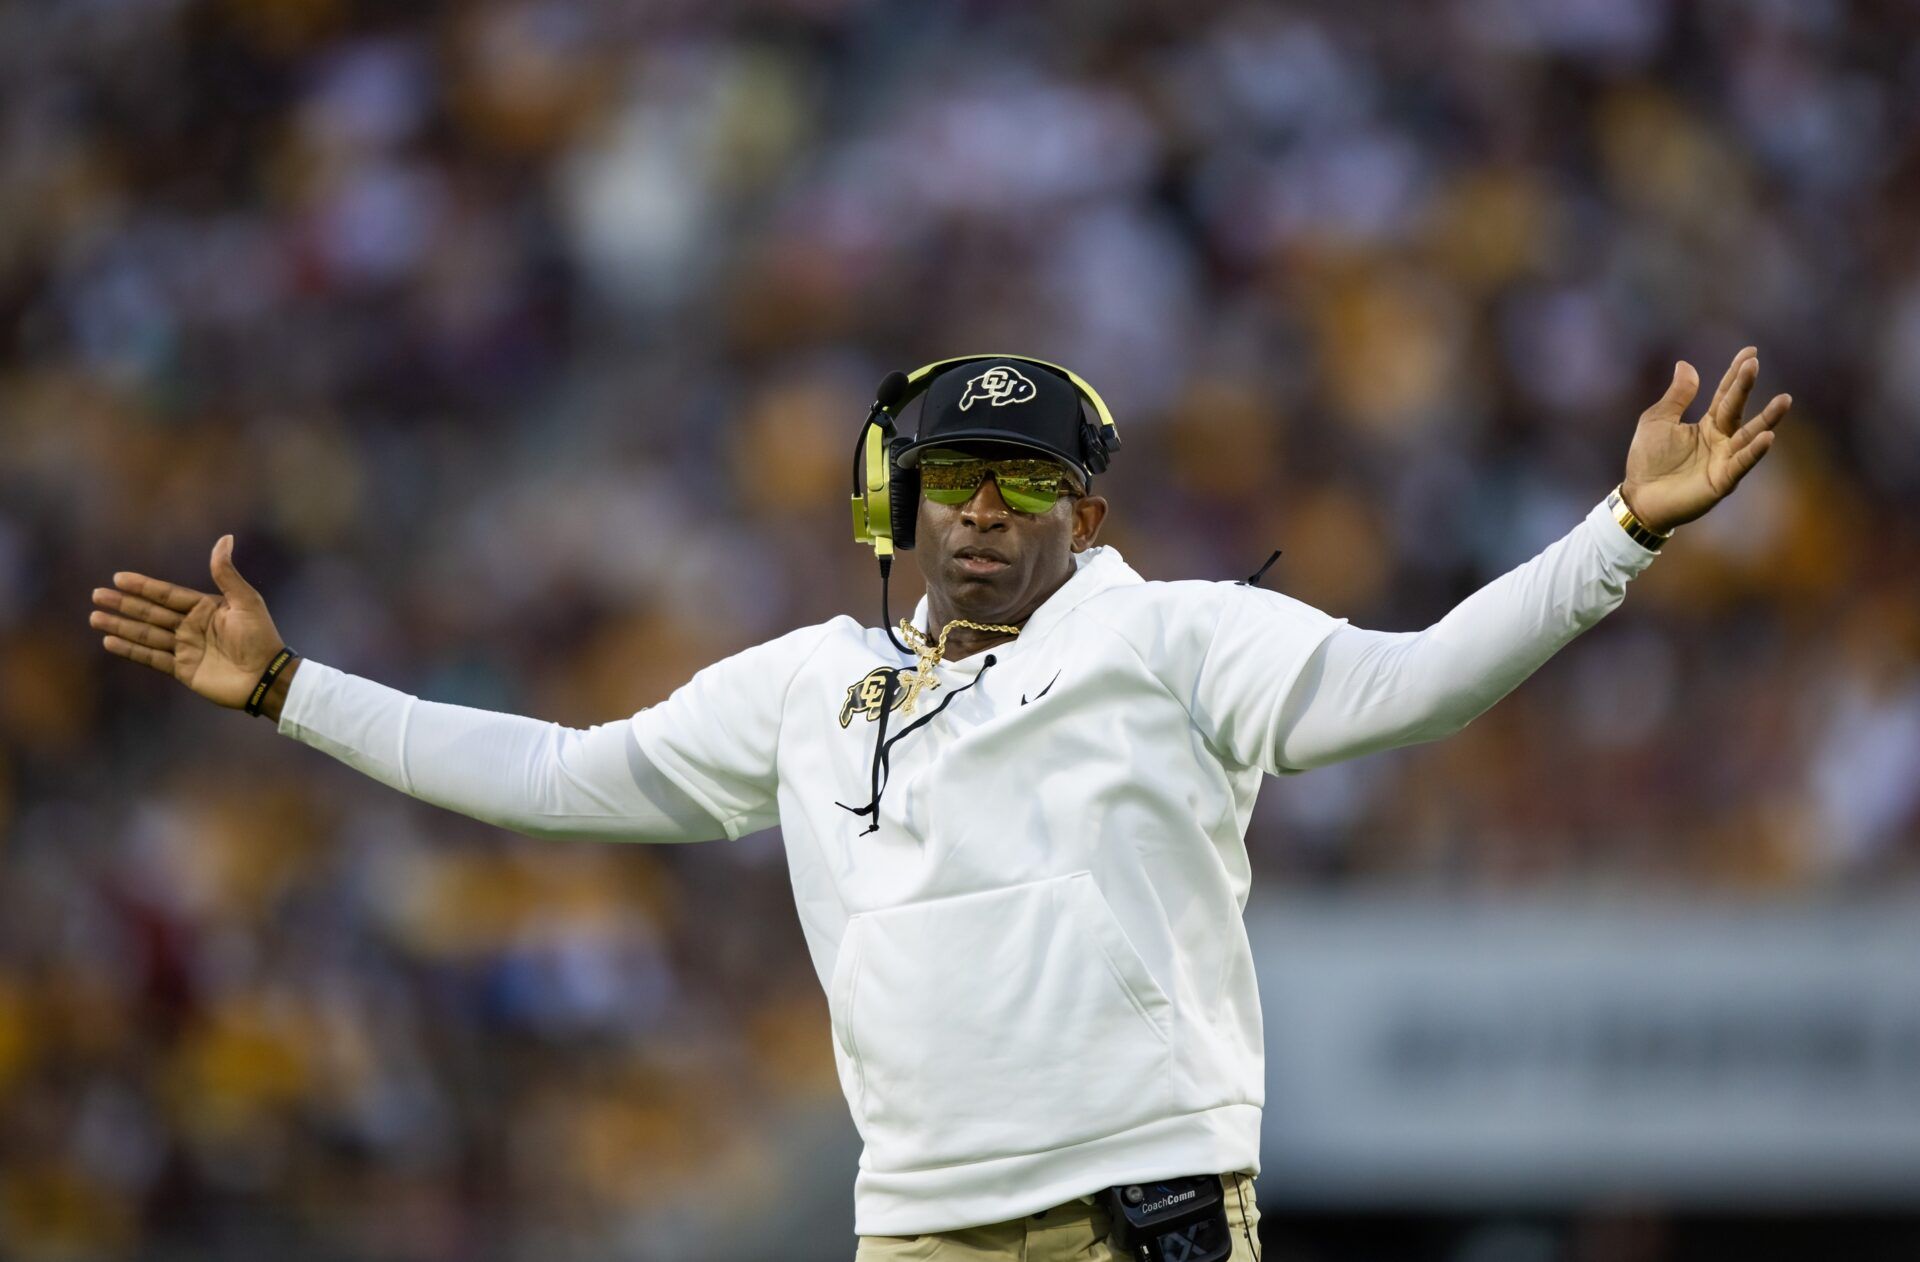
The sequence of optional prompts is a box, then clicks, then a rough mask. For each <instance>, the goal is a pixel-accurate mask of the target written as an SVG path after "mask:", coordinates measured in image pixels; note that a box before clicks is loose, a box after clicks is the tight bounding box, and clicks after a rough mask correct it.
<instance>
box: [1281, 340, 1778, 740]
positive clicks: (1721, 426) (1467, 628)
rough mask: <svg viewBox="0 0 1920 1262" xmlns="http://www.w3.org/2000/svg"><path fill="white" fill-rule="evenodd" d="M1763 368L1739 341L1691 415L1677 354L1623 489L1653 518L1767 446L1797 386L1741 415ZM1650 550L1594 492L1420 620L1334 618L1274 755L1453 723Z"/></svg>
mask: <svg viewBox="0 0 1920 1262" xmlns="http://www.w3.org/2000/svg"><path fill="white" fill-rule="evenodd" d="M1758 369H1759V361H1758V358H1757V356H1756V353H1755V351H1754V349H1753V348H1752V347H1748V348H1747V349H1745V350H1743V351H1741V352H1740V353H1739V354H1738V355H1736V356H1735V357H1734V360H1733V363H1732V364H1731V365H1729V366H1728V368H1727V372H1726V375H1725V376H1724V377H1723V378H1722V379H1721V382H1720V388H1719V389H1718V390H1717V391H1716V392H1715V393H1714V397H1713V402H1712V403H1711V404H1710V405H1709V406H1708V408H1707V412H1706V414H1705V415H1704V416H1702V417H1701V419H1700V421H1699V422H1698V423H1697V424H1691V425H1689V424H1686V423H1685V422H1684V420H1683V417H1684V414H1685V412H1686V409H1687V405H1688V404H1689V403H1690V402H1692V400H1693V396H1694V393H1695V391H1696V390H1697V388H1698V386H1699V377H1698V375H1697V374H1696V373H1695V372H1694V370H1693V368H1692V366H1691V365H1689V364H1686V363H1684V362H1683V363H1681V364H1678V365H1676V366H1675V369H1674V376H1673V383H1672V384H1671V385H1670V386H1669V387H1668V389H1667V393H1666V395H1665V396H1664V397H1663V398H1661V400H1660V401H1659V402H1658V403H1656V404H1654V405H1653V406H1652V407H1651V408H1648V409H1647V411H1646V412H1644V413H1642V414H1641V417H1640V421H1639V426H1638V428H1637V429H1636V430H1635V433H1634V438H1633V444H1632V446H1631V448H1630V449H1629V450H1628V453H1627V471H1626V478H1625V479H1624V481H1623V484H1622V494H1623V497H1624V498H1625V500H1626V502H1627V505H1628V507H1629V508H1630V509H1631V510H1632V511H1633V513H1634V515H1635V516H1637V517H1638V518H1639V519H1640V521H1641V522H1642V523H1643V524H1645V525H1646V526H1647V527H1648V528H1650V529H1651V530H1653V531H1654V532H1656V533H1660V534H1664V533H1667V532H1670V531H1671V530H1672V529H1673V528H1674V527H1675V526H1677V525H1680V524H1682V523H1684V522H1688V521H1692V520H1693V519H1695V518H1696V517H1699V516H1701V515H1702V514H1704V513H1705V512H1706V511H1707V510H1708V509H1710V508H1712V507H1713V505H1715V504H1717V503H1718V502H1719V501H1720V500H1722V499H1724V498H1726V497H1727V495H1729V494H1731V493H1732V491H1733V488H1734V487H1735V486H1737V485H1738V484H1739V482H1740V480H1741V479H1742V478H1744V477H1745V476H1746V475H1747V473H1748V472H1749V471H1750V470H1751V469H1752V468H1753V467H1754V466H1755V465H1757V464H1758V463H1759V462H1760V459H1761V457H1763V456H1765V455H1766V453H1767V451H1768V450H1769V449H1770V448H1771V446H1772V442H1773V429H1774V427H1775V426H1776V425H1778V424H1779V423H1780V421H1781V419H1782V418H1783V417H1784V416H1785V415H1786V412H1787V408H1788V407H1789V406H1790V405H1791V403H1792V400H1791V399H1790V398H1789V397H1788V396H1787V395H1784V394H1783V395H1777V396H1775V397H1774V398H1773V399H1772V400H1771V401H1770V402H1769V403H1768V404H1767V406H1766V407H1765V408H1764V409H1763V410H1762V411H1761V412H1760V414H1759V415H1758V416H1756V417H1754V418H1753V419H1752V420H1751V421H1747V422H1746V423H1745V424H1742V423H1741V417H1742V415H1743V413H1744V410H1745V408H1746V403H1747V397H1748V395H1749V394H1750V393H1751V391H1752V389H1753V382H1754V378H1755V376H1756V374H1757V372H1758ZM1653 557H1654V553H1653V552H1652V551H1651V550H1649V549H1648V548H1646V547H1643V546H1642V545H1641V544H1639V543H1636V542H1635V541H1634V540H1632V539H1631V538H1629V537H1628V534H1627V532H1626V530H1625V529H1623V528H1622V526H1621V525H1620V524H1619V522H1617V521H1616V520H1615V519H1614V517H1613V516H1612V514H1610V513H1609V512H1607V511H1606V509H1605V507H1604V506H1596V507H1595V508H1594V510H1593V511H1592V512H1591V513H1589V514H1588V516H1587V518H1586V520H1584V521H1583V522H1581V523H1580V524H1579V525H1578V526H1577V527H1575V528H1574V530H1573V531H1572V532H1570V533H1569V534H1568V535H1567V536H1566V537H1565V538H1563V539H1560V540H1559V541H1557V542H1556V543H1554V544H1552V545H1551V546H1549V547H1548V548H1547V549H1546V550H1545V551H1543V552H1542V553H1540V555H1538V556H1536V557H1534V558H1533V559H1532V560H1530V561H1528V562H1526V563H1525V564H1523V565H1521V566H1518V567H1517V568H1515V569H1513V570H1511V571H1509V572H1508V573H1506V574H1503V575H1502V576H1500V577H1499V578H1497V579H1495V580H1494V581H1493V582H1491V583H1489V584H1487V585H1486V586H1485V587H1483V588H1481V589H1480V590H1479V591H1477V592H1475V593H1474V594H1473V595H1471V596H1469V597H1468V598H1467V599H1466V600H1464V601H1462V602H1461V603H1460V604H1459V605H1458V606H1456V607H1455V608H1454V609H1453V610H1452V612H1450V613H1448V614H1447V616H1446V617H1444V618H1442V619H1441V620H1440V621H1439V622H1437V623H1435V624H1434V625H1433V626H1431V627H1428V628H1427V629H1426V630H1424V631H1418V632H1402V633H1390V632H1380V631H1367V630H1362V629H1360V628H1357V627H1351V626H1342V627H1338V628H1335V629H1334V630H1333V631H1332V632H1331V633H1330V634H1329V635H1328V636H1327V638H1326V639H1325V640H1324V641H1323V642H1322V643H1321V645H1320V647H1319V649H1318V650H1317V651H1316V652H1315V653H1314V656H1313V658H1312V659H1311V660H1310V661H1309V662H1308V664H1307V666H1306V668H1305V669H1303V670H1302V671H1301V673H1300V676H1299V678H1298V679H1297V680H1296V681H1295V683H1294V685H1293V687H1292V689H1291V690H1290V691H1289V693H1288V694H1287V699H1286V702H1285V703H1284V704H1283V705H1282V707H1281V710H1280V714H1279V718H1278V723H1277V725H1276V726H1277V729H1278V730H1277V732H1276V734H1275V741H1274V750H1275V752H1276V754H1277V759H1276V761H1277V764H1278V769H1284V770H1304V769H1306V768H1309V767H1316V766H1322V765H1325V764H1327V763H1330V762H1337V761H1339V760H1341V759H1344V758H1352V757H1356V756H1358V755H1361V754H1367V753H1372V752H1374V751H1376V750H1381V749H1390V748H1393V747H1395V746H1399V745H1409V744H1413V743H1415V742H1418V741H1426V740H1434V739H1436V738H1438V737H1442V736H1446V735H1449V734H1450V733H1453V732H1456V731H1458V730H1459V729H1460V728H1462V727H1464V726H1466V724H1467V723H1468V722H1470V721H1471V720H1472V719H1474V718H1475V717H1477V716H1479V715H1480V714H1482V713H1484V712H1485V711H1486V710H1487V709H1488V708H1489V707H1490V706H1492V705H1493V703H1494V702H1496V701H1498V700H1499V699H1500V698H1501V697H1504V696H1505V695H1506V694H1507V693H1509V692H1511V691H1512V690H1513V689H1514V688H1515V687H1516V686H1518V684H1519V683H1520V681H1521V680H1523V679H1525V678H1526V677H1527V676H1528V675H1531V674H1532V673H1533V672H1534V671H1535V670H1537V669H1539V667H1540V666H1541V665H1542V664H1543V663H1544V662H1545V661H1546V660H1547V659H1548V658H1549V657H1551V656H1553V654H1554V653H1555V652H1557V651H1558V650H1559V649H1560V648H1561V647H1562V646H1563V645H1565V644H1566V643H1567V642H1568V641H1569V640H1572V639H1573V638H1574V637H1575V636H1577V635H1579V634H1580V633H1581V632H1582V631H1584V630H1586V629H1587V628H1588V627H1590V626H1592V625H1593V624H1594V623H1596V622H1598V621H1599V620H1600V619H1601V618H1603V617H1605V616H1606V614H1607V613H1609V612H1610V611H1612V610H1613V609H1614V608H1615V607H1616V606H1618V605H1619V604H1620V602H1621V600H1622V599H1623V598H1624V597H1625V595H1626V584H1627V581H1628V580H1629V579H1631V578H1632V577H1633V576H1634V575H1635V574H1638V573H1639V572H1640V571H1641V570H1643V569H1645V568H1646V566H1647V565H1648V564H1649V563H1650V562H1651V561H1652V560H1653Z"/></svg>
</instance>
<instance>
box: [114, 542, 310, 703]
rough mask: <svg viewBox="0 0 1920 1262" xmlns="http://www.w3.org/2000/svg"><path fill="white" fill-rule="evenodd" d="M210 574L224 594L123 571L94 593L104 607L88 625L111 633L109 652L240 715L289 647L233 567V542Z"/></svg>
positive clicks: (217, 552) (222, 546)
mask: <svg viewBox="0 0 1920 1262" xmlns="http://www.w3.org/2000/svg"><path fill="white" fill-rule="evenodd" d="M211 569H212V572H213V582H214V586H216V587H217V588H219V589H220V590H219V594H218V595H209V594H208V593H206V592H197V591H194V590H193V589H192V588H190V587H176V586H175V585H174V584H172V583H167V582H162V581H161V580H160V579H157V578H148V577H147V576H146V575H144V574H135V573H132V572H131V571H128V570H122V571H120V572H119V573H117V574H115V575H114V576H113V586H112V587H96V588H94V589H93V603H94V604H96V605H99V606H100V608H99V609H96V610H94V612H93V614H92V616H91V617H90V618H88V623H89V625H91V626H93V627H94V628H95V629H96V630H100V631H105V632H108V635H107V636H106V638H105V639H104V640H103V641H101V643H102V645H103V647H105V649H106V650H107V652H109V653H112V654H115V655H116V656H119V657H124V658H127V659H129V660H131V661H135V662H139V663H140V664H141V665H142V666H151V667H152V668H153V669H155V670H157V671H159V672H160V673H161V674H163V675H171V676H172V677H173V678H175V679H177V680H179V681H180V682H181V683H183V684H185V685H186V686H187V687H189V688H191V689H193V690H194V691H195V692H197V693H199V694H200V695H201V696H203V697H205V698H206V699H207V700H209V701H212V702H215V703H216V704H219V705H223V706H227V707H229V708H231V709H235V710H238V709H240V708H241V707H243V706H245V705H246V703H247V698H248V697H249V696H250V695H252V693H253V688H254V685H255V684H257V683H259V682H260V676H261V674H262V672H264V671H265V670H266V669H267V665H268V663H270V662H272V661H273V655H274V654H275V653H278V652H279V651H280V648H281V646H282V645H283V644H284V643H285V641H284V640H282V639H281V638H280V632H279V631H278V630H277V629H276V628H275V627H274V625H273V618H272V617H271V616H269V615H268V613H267V603H266V602H265V601H264V600H262V599H260V593H259V592H257V591H255V590H254V589H253V587H252V585H251V584H249V583H248V582H247V580H246V579H244V578H241V577H240V571H239V570H236V569H234V568H233V536H232V535H222V536H221V537H220V541H219V542H218V543H216V544H214V545H213V559H212V562H211ZM288 669H289V671H290V670H291V669H292V667H291V666H290V667H289V668H288Z"/></svg>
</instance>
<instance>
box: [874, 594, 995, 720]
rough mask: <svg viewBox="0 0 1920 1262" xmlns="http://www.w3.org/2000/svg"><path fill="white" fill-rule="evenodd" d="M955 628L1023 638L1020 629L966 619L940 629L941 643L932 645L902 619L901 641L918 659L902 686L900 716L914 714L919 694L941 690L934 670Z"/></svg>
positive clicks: (925, 637)
mask: <svg viewBox="0 0 1920 1262" xmlns="http://www.w3.org/2000/svg"><path fill="white" fill-rule="evenodd" d="M955 627H967V628H969V629H971V630H974V631H1004V632H1006V633H1007V634H1008V635H1019V634H1020V628H1019V627H1009V626H1006V625H1004V624H1001V623H991V622H969V621H967V620H966V619H965V618H955V619H954V620H953V621H952V622H949V623H948V624H947V625H946V626H944V627H941V628H940V639H939V641H938V642H937V643H934V642H929V641H928V639H927V635H926V632H924V631H922V630H921V629H920V628H919V627H916V626H914V625H913V623H912V622H910V621H908V620H907V619H905V618H902V619H900V638H901V639H903V640H905V641H906V642H907V647H909V648H911V649H912V650H913V655H914V657H916V658H918V659H919V660H918V661H916V662H915V663H914V666H913V673H912V674H910V675H908V676H907V677H906V679H905V680H904V681H903V682H902V686H903V687H904V688H905V689H906V690H907V694H906V696H905V697H903V698H901V701H900V713H902V714H912V713H913V703H914V702H915V701H916V700H918V699H919V697H920V694H921V693H922V692H924V691H928V690H931V689H934V688H938V687H939V686H940V681H939V680H937V679H935V678H934V677H933V668H934V667H935V666H938V665H939V664H940V657H941V655H942V654H944V653H945V652H946V651H947V635H948V633H949V632H951V631H952V630H953V629H954V628H955Z"/></svg>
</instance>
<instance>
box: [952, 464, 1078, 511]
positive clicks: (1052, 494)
mask: <svg viewBox="0 0 1920 1262" xmlns="http://www.w3.org/2000/svg"><path fill="white" fill-rule="evenodd" d="M989 473H991V474H992V475H993V483H994V485H995V486H997V487H999V488H1000V498H1001V499H1003V500H1005V501H1006V502H1007V507H1009V508H1015V509H1018V510H1019V511H1021V512H1023V513H1044V512H1046V511H1047V510H1048V509H1049V508H1052V507H1053V506H1054V504H1055V503H1057V502H1058V501H1059V499H1060V497H1061V496H1062V495H1078V494H1080V492H1079V490H1078V489H1077V488H1076V487H1075V486H1074V481H1073V475H1072V474H1071V473H1069V472H1068V471H1067V467H1066V466H1065V465H1063V464H1060V463H1059V462H1058V461H1054V460H1039V459H1035V460H982V459H980V458H979V457H977V456H969V455H966V454H965V453H964V452H958V451H929V452H927V453H926V454H925V455H923V456H921V457H920V493H921V494H922V495H924V496H926V497H927V498H928V499H930V500H932V501H933V502H934V503H936V504H964V503H966V502H967V501H968V500H970V499H972V498H973V495H974V492H975V491H978V490H979V489H980V484H981V483H982V482H984V481H986V477H987V475H988V474H989Z"/></svg>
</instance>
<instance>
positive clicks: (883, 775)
mask: <svg viewBox="0 0 1920 1262" xmlns="http://www.w3.org/2000/svg"><path fill="white" fill-rule="evenodd" d="M942 638H943V639H944V637H942ZM993 663H994V656H993V654H991V653H989V654H987V658H986V660H985V661H983V662H981V663H980V673H979V674H977V675H975V676H974V677H973V682H972V683H970V684H968V685H967V686H966V688H955V689H954V690H953V691H952V692H950V693H948V694H947V695H946V696H944V697H942V698H940V704H939V705H937V706H935V707H934V708H933V709H931V710H929V711H928V712H927V713H925V714H923V715H921V716H920V717H919V718H917V719H915V720H914V721H913V722H911V723H909V724H907V725H906V726H905V727H903V728H901V729H900V733H899V735H897V736H895V737H894V738H893V739H892V740H888V739H887V714H888V712H889V711H890V710H891V709H892V708H893V691H894V688H895V686H896V683H897V681H898V678H899V675H898V672H896V671H888V672H887V678H886V682H885V683H884V684H882V685H881V689H880V731H879V733H878V734H877V735H876V736H875V738H874V742H873V782H872V783H873V798H872V800H871V801H869V802H868V803H867V804H866V805H865V806H848V805H847V804H846V803H845V802H835V803H834V805H835V806H837V807H839V808H840V809H841V810H843V811H851V812H852V813H853V814H855V815H871V816H873V822H872V823H870V824H868V825H867V826H866V827H865V828H864V829H862V830H861V831H860V835H861V836H862V837H864V836H866V835H867V834H868V833H871V832H877V831H878V830H879V828H880V795H881V794H883V793H885V792H886V791H887V776H888V775H889V774H890V772H891V764H892V761H893V747H894V746H895V745H897V744H899V743H900V742H901V741H903V740H905V739H907V737H909V736H911V735H913V734H914V733H915V732H917V731H919V730H920V729H921V728H923V727H925V726H926V725H927V724H929V723H931V722H933V721H934V720H935V719H937V718H939V717H940V712H941V711H942V710H944V709H946V708H947V707H948V706H950V705H952V704H953V699H954V698H955V697H957V696H959V695H960V694H961V693H963V692H966V691H967V689H969V688H977V687H979V686H980V681H981V680H983V679H985V678H986V677H987V671H988V670H989V669H991V668H992V666H993Z"/></svg>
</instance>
